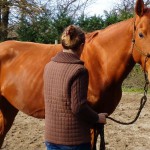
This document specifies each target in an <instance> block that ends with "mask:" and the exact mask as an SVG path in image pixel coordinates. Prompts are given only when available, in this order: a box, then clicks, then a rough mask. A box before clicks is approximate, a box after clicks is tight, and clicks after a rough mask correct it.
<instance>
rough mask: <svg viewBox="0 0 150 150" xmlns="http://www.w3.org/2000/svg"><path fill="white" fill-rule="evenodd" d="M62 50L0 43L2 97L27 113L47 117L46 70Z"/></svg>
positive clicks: (59, 47) (8, 42)
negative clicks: (44, 79)
mask: <svg viewBox="0 0 150 150" xmlns="http://www.w3.org/2000/svg"><path fill="white" fill-rule="evenodd" d="M60 50H61V46H60V45H51V44H39V43H32V42H19V41H6V42H2V43H0V61H1V73H0V76H1V95H2V96H4V97H5V98H6V99H7V100H8V101H9V102H10V103H11V104H12V105H13V106H14V107H16V108H17V109H19V110H21V111H23V112H25V113H26V114H29V115H32V116H35V117H44V101H43V71H44V67H45V65H46V63H47V62H49V61H50V59H51V57H53V56H54V55H55V54H56V53H57V52H58V51H60ZM40 113H41V114H40Z"/></svg>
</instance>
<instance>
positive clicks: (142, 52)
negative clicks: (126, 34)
mask: <svg viewBox="0 0 150 150" xmlns="http://www.w3.org/2000/svg"><path fill="white" fill-rule="evenodd" d="M135 13H136V16H135V18H134V28H133V57H134V60H135V62H137V63H140V64H141V66H142V68H143V70H144V71H145V72H147V73H148V78H149V80H150V8H146V7H145V6H144V2H143V0H137V2H136V6H135Z"/></svg>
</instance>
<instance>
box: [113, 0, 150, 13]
mask: <svg viewBox="0 0 150 150" xmlns="http://www.w3.org/2000/svg"><path fill="white" fill-rule="evenodd" d="M135 2H136V0H119V2H118V3H117V4H116V5H115V7H114V9H113V10H115V11H117V12H119V13H120V12H122V11H124V12H128V13H134V6H135ZM144 3H145V6H148V5H150V0H144Z"/></svg>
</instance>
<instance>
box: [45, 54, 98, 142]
mask: <svg viewBox="0 0 150 150" xmlns="http://www.w3.org/2000/svg"><path fill="white" fill-rule="evenodd" d="M87 89H88V71H87V69H86V68H85V67H84V63H83V62H82V61H81V60H80V59H79V58H78V57H77V56H76V55H75V54H72V53H66V52H59V53H58V54H57V55H56V56H55V57H54V58H53V59H52V60H51V61H50V62H49V63H48V64H47V65H46V67H45V70H44V99H45V141H48V142H51V143H55V144H62V145H78V144H82V143H89V142H90V126H91V125H92V124H94V123H96V122H97V121H98V114H97V113H96V112H95V111H93V110H92V109H91V108H90V107H89V106H88V104H87Z"/></svg>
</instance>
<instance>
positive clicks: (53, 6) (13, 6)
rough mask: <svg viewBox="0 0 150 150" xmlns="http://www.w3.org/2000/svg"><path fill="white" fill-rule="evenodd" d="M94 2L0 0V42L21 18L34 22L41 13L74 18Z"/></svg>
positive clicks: (79, 0)
mask: <svg viewBox="0 0 150 150" xmlns="http://www.w3.org/2000/svg"><path fill="white" fill-rule="evenodd" d="M94 1H95V0H44V1H42V0H0V41H4V40H7V38H8V33H9V30H11V29H13V27H14V24H15V26H16V23H17V22H19V20H20V19H22V18H28V20H31V21H34V19H35V18H37V16H40V15H42V13H48V15H49V16H50V17H52V16H53V17H55V16H56V14H62V13H63V14H67V15H69V16H71V17H74V18H75V17H76V16H78V15H79V14H81V13H82V14H83V13H84V10H85V8H86V7H87V6H88V5H90V4H92V2H94Z"/></svg>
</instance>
